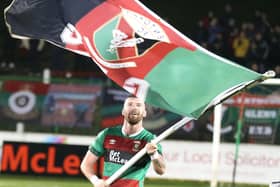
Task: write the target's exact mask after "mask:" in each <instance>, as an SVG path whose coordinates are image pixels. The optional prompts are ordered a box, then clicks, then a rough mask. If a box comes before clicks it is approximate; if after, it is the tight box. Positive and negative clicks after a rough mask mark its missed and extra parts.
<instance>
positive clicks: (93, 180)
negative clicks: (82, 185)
mask: <svg viewBox="0 0 280 187" xmlns="http://www.w3.org/2000/svg"><path fill="white" fill-rule="evenodd" d="M89 180H90V182H91V183H92V184H93V185H96V183H97V181H98V180H99V178H98V177H97V176H96V175H92V176H91V177H90V179H89Z"/></svg>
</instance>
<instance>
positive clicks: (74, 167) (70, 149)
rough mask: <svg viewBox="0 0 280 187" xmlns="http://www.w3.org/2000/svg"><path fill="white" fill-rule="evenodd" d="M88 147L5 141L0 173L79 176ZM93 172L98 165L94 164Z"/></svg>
mask: <svg viewBox="0 0 280 187" xmlns="http://www.w3.org/2000/svg"><path fill="white" fill-rule="evenodd" d="M87 150H88V146H80V145H63V144H46V143H20V142H4V144H3V147H2V160H1V173H7V174H25V175H28V174H33V175H34V174H35V175H48V176H71V177H73V176H81V171H80V164H81V161H82V159H83V157H84V155H85V153H86V152H87ZM93 167H94V169H95V171H97V170H98V166H97V165H94V166H93Z"/></svg>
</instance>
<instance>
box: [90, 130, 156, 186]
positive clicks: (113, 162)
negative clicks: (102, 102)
mask: <svg viewBox="0 0 280 187" xmlns="http://www.w3.org/2000/svg"><path fill="white" fill-rule="evenodd" d="M154 138H155V135H154V134H152V133H151V132H149V131H147V130H146V129H142V130H141V132H139V133H137V134H134V135H132V136H126V135H124V134H123V133H122V126H117V127H112V128H107V129H104V130H103V131H101V132H100V133H99V134H98V135H97V137H96V139H95V141H94V142H93V143H92V144H91V145H90V147H89V150H90V151H91V152H92V153H94V154H95V155H97V156H99V157H102V156H104V169H103V176H104V178H105V179H106V178H108V177H110V176H111V175H112V174H114V173H115V172H116V171H117V170H118V169H119V168H120V167H121V166H122V165H124V164H125V163H126V162H127V161H128V160H129V159H130V158H131V157H133V156H134V155H135V154H136V153H137V152H138V151H140V150H141V149H142V148H144V147H145V145H146V143H148V142H150V141H151V140H152V139H154ZM158 151H159V153H160V154H162V147H161V145H160V144H158ZM150 164H151V159H150V157H149V156H148V155H145V156H144V157H143V158H141V159H140V160H139V161H138V162H136V163H135V164H134V165H133V166H132V167H131V168H129V169H128V170H127V171H126V172H125V173H124V174H123V175H122V176H121V178H120V179H118V180H117V181H116V182H114V183H113V184H112V185H111V187H143V186H144V179H145V175H146V173H147V170H148V169H149V167H150Z"/></svg>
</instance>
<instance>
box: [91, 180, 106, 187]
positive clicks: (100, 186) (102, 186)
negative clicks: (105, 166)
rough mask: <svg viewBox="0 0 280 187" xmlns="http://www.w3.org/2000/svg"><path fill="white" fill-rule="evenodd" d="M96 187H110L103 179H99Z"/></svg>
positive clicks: (95, 184) (95, 183)
mask: <svg viewBox="0 0 280 187" xmlns="http://www.w3.org/2000/svg"><path fill="white" fill-rule="evenodd" d="M93 186H94V187H109V186H107V185H106V183H105V180H103V179H98V180H96V181H95V182H94V185H93Z"/></svg>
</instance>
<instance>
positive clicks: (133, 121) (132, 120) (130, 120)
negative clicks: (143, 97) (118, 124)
mask: <svg viewBox="0 0 280 187" xmlns="http://www.w3.org/2000/svg"><path fill="white" fill-rule="evenodd" d="M127 121H128V123H129V124H130V125H136V124H137V123H138V122H139V121H141V117H140V116H139V117H130V116H128V120H127Z"/></svg>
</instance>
